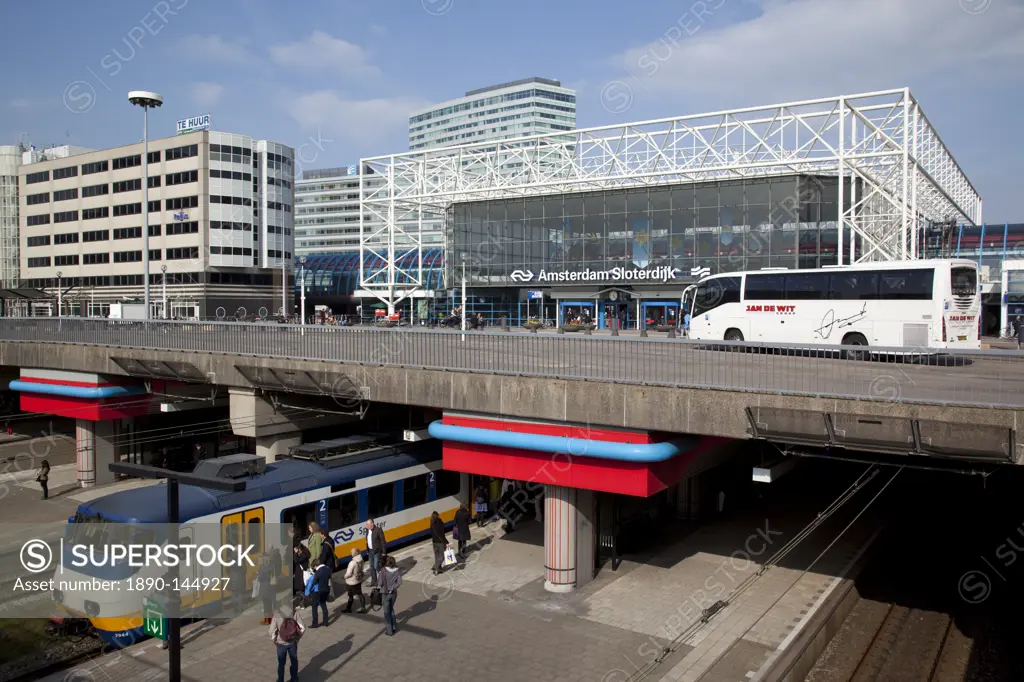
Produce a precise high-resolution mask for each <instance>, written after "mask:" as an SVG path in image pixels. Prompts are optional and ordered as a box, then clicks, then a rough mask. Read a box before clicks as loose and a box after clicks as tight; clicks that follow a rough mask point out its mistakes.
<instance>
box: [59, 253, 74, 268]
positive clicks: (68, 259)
mask: <svg viewBox="0 0 1024 682" xmlns="http://www.w3.org/2000/svg"><path fill="white" fill-rule="evenodd" d="M53 264H54V265H78V254H77V253H76V254H72V255H70V256H54V257H53Z"/></svg>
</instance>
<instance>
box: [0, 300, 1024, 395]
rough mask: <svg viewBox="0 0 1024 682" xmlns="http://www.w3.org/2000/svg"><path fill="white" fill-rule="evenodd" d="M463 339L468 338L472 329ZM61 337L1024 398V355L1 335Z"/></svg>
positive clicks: (3, 328) (0, 337) (640, 343)
mask: <svg viewBox="0 0 1024 682" xmlns="http://www.w3.org/2000/svg"><path fill="white" fill-rule="evenodd" d="M463 337H464V338H463ZM3 341H23V342H32V343H40V342H51V343H52V342H60V343H84V344H91V345H101V346H112V347H122V348H146V349H154V350H171V351H185V352H209V353H229V354H230V353H237V354H239V355H247V356H264V357H278V358H295V359H309V360H323V361H328V362H339V363H348V364H368V365H390V366H406V367H424V368H432V369H445V370H449V371H469V372H483V373H500V374H513V375H536V376H544V377H555V378H565V379H578V380H591V381H615V382H621V383H630V384H651V385H669V386H683V387H697V388H704V387H707V388H724V389H734V390H744V391H752V392H763V393H790V394H800V395H818V396H834V397H860V398H867V399H873V400H882V401H886V400H900V401H906V402H928V403H951V404H958V405H985V406H1002V407H1024V355H1021V354H1019V353H1017V352H1016V351H1003V350H995V351H974V352H964V353H957V354H953V355H939V356H934V355H932V356H921V355H913V356H909V357H907V356H893V355H889V354H886V355H878V356H875V357H874V358H873V359H872V360H870V361H853V360H848V359H844V358H840V357H837V356H836V354H835V353H834V352H831V351H821V350H815V349H809V348H803V349H800V348H795V347H788V348H774V349H766V348H763V347H759V346H756V345H752V344H748V345H743V346H739V347H735V346H734V347H726V346H724V345H722V344H718V345H712V344H706V343H701V342H693V341H686V340H682V339H667V338H649V339H642V338H638V337H618V338H612V337H607V336H581V335H578V334H564V335H560V334H554V333H545V334H536V335H534V334H526V333H507V334H502V333H497V332H469V333H466V334H464V335H463V334H461V333H460V332H449V331H437V330H425V329H416V328H412V329H410V328H398V329H390V330H389V329H374V328H369V327H359V328H343V327H342V328H337V327H312V326H311V327H307V328H306V329H305V330H304V332H302V331H300V330H299V329H298V328H296V327H290V326H283V325H264V324H215V323H209V324H207V323H151V324H150V325H143V324H140V323H133V324H112V323H110V322H107V321H100V320H63V321H60V322H58V321H57V320H53V319H50V318H41V319H39V320H31V321H26V320H19V321H18V324H16V325H15V324H0V342H3Z"/></svg>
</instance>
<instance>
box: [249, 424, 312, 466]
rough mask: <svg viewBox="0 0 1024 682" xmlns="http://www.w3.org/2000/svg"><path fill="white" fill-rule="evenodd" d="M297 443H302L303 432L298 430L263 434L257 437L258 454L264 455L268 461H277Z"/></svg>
mask: <svg viewBox="0 0 1024 682" xmlns="http://www.w3.org/2000/svg"><path fill="white" fill-rule="evenodd" d="M296 445H302V434H301V433H298V432H294V433H281V434H276V435H273V436H261V437H257V438H256V454H257V455H261V456H262V457H264V458H265V459H266V460H267V462H268V463H270V462H276V461H277V460H278V458H279V457H281V456H283V455H287V454H288V449H289V448H292V447H295V446H296Z"/></svg>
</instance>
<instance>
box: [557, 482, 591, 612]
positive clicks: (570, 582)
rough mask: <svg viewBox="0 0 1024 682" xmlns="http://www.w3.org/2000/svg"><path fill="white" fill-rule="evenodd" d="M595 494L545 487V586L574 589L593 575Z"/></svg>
mask: <svg viewBox="0 0 1024 682" xmlns="http://www.w3.org/2000/svg"><path fill="white" fill-rule="evenodd" d="M594 499H595V498H594V493H593V492H592V491H590V490H577V489H576V488H566V487H563V486H557V485H545V486H544V589H546V590H548V591H549V592H571V591H573V590H575V589H576V588H578V587H582V586H583V585H586V584H587V583H588V582H590V581H591V580H593V578H594V564H595V557H596V554H595V552H596V550H597V545H596V540H595V537H594V534H595V532H596V529H595V528H594Z"/></svg>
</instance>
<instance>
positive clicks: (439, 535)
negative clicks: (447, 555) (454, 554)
mask: <svg viewBox="0 0 1024 682" xmlns="http://www.w3.org/2000/svg"><path fill="white" fill-rule="evenodd" d="M430 541H431V542H432V543H433V545H434V569H433V571H434V575H440V573H441V562H443V561H444V551H445V550H446V549H448V538H447V537H445V534H444V521H442V520H441V515H440V514H438V513H437V512H436V511H435V512H433V513H432V514H431V515H430Z"/></svg>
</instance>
